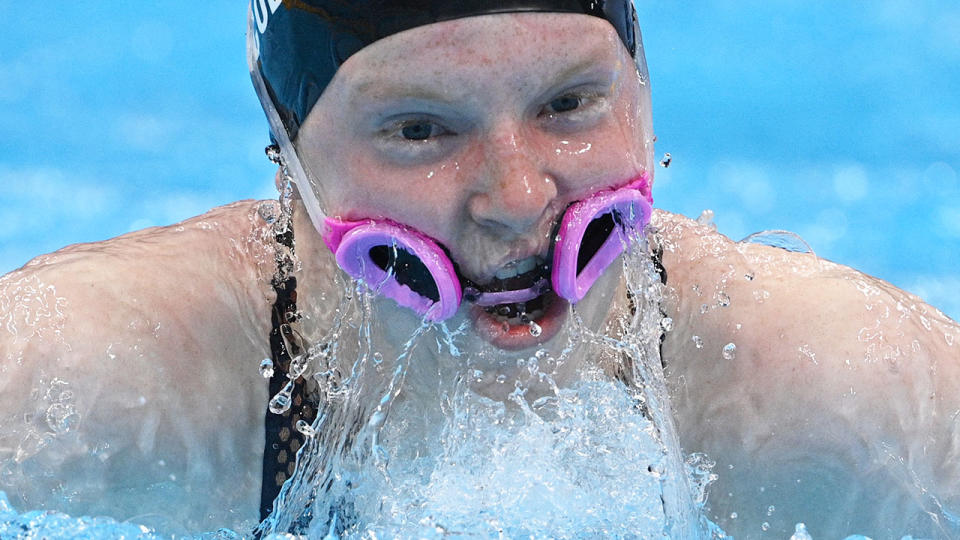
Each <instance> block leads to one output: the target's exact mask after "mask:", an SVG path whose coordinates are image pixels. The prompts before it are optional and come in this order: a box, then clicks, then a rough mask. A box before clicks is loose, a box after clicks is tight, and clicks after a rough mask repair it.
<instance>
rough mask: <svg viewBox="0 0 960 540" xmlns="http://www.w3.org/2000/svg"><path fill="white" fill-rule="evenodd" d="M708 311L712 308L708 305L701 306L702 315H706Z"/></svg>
mask: <svg viewBox="0 0 960 540" xmlns="http://www.w3.org/2000/svg"><path fill="white" fill-rule="evenodd" d="M708 311H710V306H708V305H706V304H700V314H701V315H703V314H704V313H706V312H708Z"/></svg>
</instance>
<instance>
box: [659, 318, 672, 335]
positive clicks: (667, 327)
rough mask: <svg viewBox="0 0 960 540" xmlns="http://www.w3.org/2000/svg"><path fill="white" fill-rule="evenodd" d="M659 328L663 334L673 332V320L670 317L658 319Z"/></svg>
mask: <svg viewBox="0 0 960 540" xmlns="http://www.w3.org/2000/svg"><path fill="white" fill-rule="evenodd" d="M660 328H663V331H664V332H669V331H671V330H673V319H671V318H670V317H664V318H662V319H660Z"/></svg>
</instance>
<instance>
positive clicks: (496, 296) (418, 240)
mask: <svg viewBox="0 0 960 540" xmlns="http://www.w3.org/2000/svg"><path fill="white" fill-rule="evenodd" d="M651 203H652V198H651V196H650V189H649V175H648V174H647V173H643V174H642V175H641V176H640V177H638V178H637V179H635V180H633V181H631V182H630V183H628V184H627V185H625V186H623V187H620V188H617V189H610V190H603V191H599V192H597V193H595V194H594V195H592V196H590V197H589V198H587V199H583V200H581V201H577V202H575V203H573V204H571V205H570V206H569V207H568V208H567V210H566V211H565V212H564V214H563V218H562V219H561V221H560V227H559V231H558V233H557V234H556V236H555V240H554V242H555V243H554V246H553V260H552V268H551V274H550V282H549V283H547V282H546V279H540V280H537V281H536V282H535V283H534V284H533V285H532V286H530V287H527V288H523V289H515V290H503V291H484V290H482V289H481V288H479V287H477V286H474V285H472V284H469V282H467V280H465V279H462V278H461V277H460V276H459V275H458V273H457V270H456V268H455V266H454V264H453V261H451V260H450V257H449V256H448V255H447V252H446V251H444V249H443V248H442V247H440V245H439V244H438V243H437V242H436V241H435V240H433V239H432V238H430V237H429V236H427V235H425V234H423V233H421V232H420V231H417V230H415V229H413V228H411V227H408V226H406V225H403V224H400V223H396V222H393V221H390V220H387V219H378V220H374V219H364V220H360V221H342V220H339V219H335V218H326V220H325V221H324V231H323V240H324V242H325V243H326V244H327V247H328V248H330V251H332V252H333V253H334V256H335V257H336V260H337V264H338V265H339V266H340V268H341V269H343V271H344V272H346V273H347V274H348V275H350V276H351V277H353V278H355V279H359V280H361V281H363V282H364V283H365V284H366V285H367V286H368V287H370V288H371V289H372V290H374V291H376V292H377V293H379V294H382V295H384V296H387V297H389V298H392V299H393V300H394V301H396V302H397V304H399V305H401V306H404V307H408V308H410V309H412V310H414V311H415V312H416V313H418V314H419V315H420V316H422V317H424V318H426V319H427V320H430V321H433V322H438V321H443V320H446V319H448V318H450V317H452V316H453V315H454V314H455V313H456V312H457V309H459V307H460V304H461V302H462V301H463V298H464V297H465V296H466V298H467V299H468V300H469V301H472V302H474V303H476V304H477V305H480V306H495V305H498V304H507V303H519V302H526V301H528V300H532V299H534V298H536V297H537V296H540V295H541V294H544V293H545V292H547V291H549V290H550V288H551V287H552V288H553V290H554V291H555V292H556V293H557V295H558V296H560V297H561V298H564V299H565V300H567V301H569V302H571V303H576V302H579V301H580V300H581V299H583V297H584V296H586V294H587V291H589V290H590V287H591V286H592V285H593V283H594V282H595V281H596V280H597V279H598V278H599V277H600V275H601V274H603V272H604V270H606V269H607V267H609V266H610V263H612V262H613V261H614V260H615V259H616V258H617V257H618V256H619V255H620V254H621V253H622V252H623V251H624V250H625V249H626V247H628V246H629V245H630V242H631V234H630V233H631V232H632V231H640V230H642V229H643V228H644V227H645V226H646V225H647V223H648V222H649V221H650V214H651V212H652V207H651ZM462 284H465V285H462Z"/></svg>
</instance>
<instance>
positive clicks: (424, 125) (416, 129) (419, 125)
mask: <svg viewBox="0 0 960 540" xmlns="http://www.w3.org/2000/svg"><path fill="white" fill-rule="evenodd" d="M442 131H443V129H442V128H441V127H440V126H438V125H436V124H433V123H431V122H415V123H410V124H406V125H403V126H401V127H400V135H401V136H402V137H403V138H404V139H407V140H410V141H425V140H427V139H429V138H430V137H435V136H437V135H440V133H441V132H442Z"/></svg>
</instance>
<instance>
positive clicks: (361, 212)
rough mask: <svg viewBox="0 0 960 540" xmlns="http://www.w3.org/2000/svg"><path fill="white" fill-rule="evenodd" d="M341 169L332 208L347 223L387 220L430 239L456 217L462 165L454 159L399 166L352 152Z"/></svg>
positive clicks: (460, 206) (369, 155)
mask: <svg viewBox="0 0 960 540" xmlns="http://www.w3.org/2000/svg"><path fill="white" fill-rule="evenodd" d="M342 170H343V175H342V176H341V178H340V179H339V183H340V186H338V187H337V193H338V194H339V196H338V197H337V201H336V203H335V204H336V210H338V211H340V212H341V213H342V215H343V217H345V218H347V219H360V218H369V217H386V218H389V219H392V220H394V221H397V222H399V223H403V224H405V225H409V226H411V227H413V228H415V229H418V230H420V231H422V232H424V233H426V234H428V235H430V236H434V237H441V236H444V232H445V229H446V228H448V227H449V226H450V224H451V223H455V222H456V221H457V220H458V219H459V216H457V212H458V211H459V209H461V208H463V204H462V197H463V193H462V190H461V189H460V187H461V186H462V184H463V182H462V179H461V174H462V167H461V166H460V164H459V162H457V161H455V160H451V161H449V162H444V163H437V164H434V165H431V166H424V167H413V168H410V167H405V168H399V167H393V166H390V165H387V164H384V163H383V162H382V160H379V159H377V157H376V156H375V155H373V153H364V152H354V153H353V154H351V159H350V160H348V162H347V163H345V164H344V167H343V169H342Z"/></svg>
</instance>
